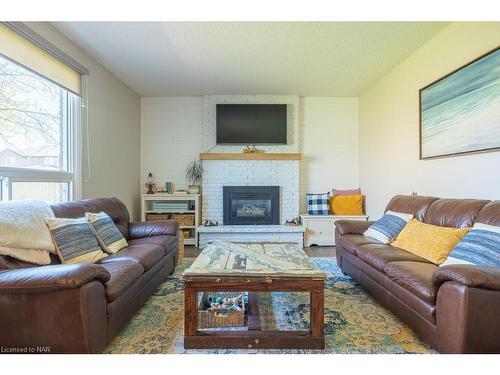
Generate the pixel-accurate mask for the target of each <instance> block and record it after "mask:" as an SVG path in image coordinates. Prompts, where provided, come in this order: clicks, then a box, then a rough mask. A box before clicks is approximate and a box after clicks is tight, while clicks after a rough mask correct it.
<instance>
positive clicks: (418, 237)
mask: <svg viewBox="0 0 500 375" xmlns="http://www.w3.org/2000/svg"><path fill="white" fill-rule="evenodd" d="M469 230H470V228H446V227H440V226H437V225H431V224H425V223H422V222H421V221H418V220H417V219H412V220H410V221H409V222H408V224H406V226H405V227H404V228H403V230H402V231H401V232H400V233H399V235H398V237H397V238H396V240H394V241H393V242H392V243H391V245H392V246H396V247H399V248H401V249H403V250H406V251H408V252H410V253H413V254H415V255H418V256H420V257H422V258H424V259H427V260H428V261H430V262H432V263H434V264H441V263H443V262H444V261H445V260H446V258H447V257H448V254H449V253H450V252H451V251H452V250H453V249H454V248H455V246H456V244H457V243H459V242H460V240H461V239H462V237H463V236H465V235H466V234H467V232H468V231H469Z"/></svg>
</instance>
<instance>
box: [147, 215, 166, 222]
mask: <svg viewBox="0 0 500 375" xmlns="http://www.w3.org/2000/svg"><path fill="white" fill-rule="evenodd" d="M169 219H170V215H169V214H146V221H151V220H169Z"/></svg>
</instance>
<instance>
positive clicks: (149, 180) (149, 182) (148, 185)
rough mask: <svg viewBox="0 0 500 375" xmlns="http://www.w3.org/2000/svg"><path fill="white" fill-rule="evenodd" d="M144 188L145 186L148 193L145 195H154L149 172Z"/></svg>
mask: <svg viewBox="0 0 500 375" xmlns="http://www.w3.org/2000/svg"><path fill="white" fill-rule="evenodd" d="M144 186H146V189H148V191H146V194H154V193H155V189H156V184H155V183H154V182H153V173H151V172H149V174H148V182H146V183H145V184H144Z"/></svg>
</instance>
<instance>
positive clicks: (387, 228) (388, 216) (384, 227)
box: [363, 211, 413, 244]
mask: <svg viewBox="0 0 500 375" xmlns="http://www.w3.org/2000/svg"><path fill="white" fill-rule="evenodd" d="M411 219H413V215H411V214H403V213H401V212H394V211H387V212H386V213H385V214H384V216H382V217H381V218H380V219H378V220H377V221H376V222H374V223H373V224H372V225H370V227H369V228H368V229H367V230H366V231H365V233H363V234H364V235H365V236H368V237H372V238H375V239H376V240H378V241H380V242H382V243H385V244H388V243H390V242H391V241H393V240H395V239H396V237H397V236H398V234H399V233H400V232H401V231H402V230H403V228H404V227H405V226H406V224H407V223H408V222H409V221H410V220H411Z"/></svg>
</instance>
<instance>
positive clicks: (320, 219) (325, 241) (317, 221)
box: [300, 215, 368, 247]
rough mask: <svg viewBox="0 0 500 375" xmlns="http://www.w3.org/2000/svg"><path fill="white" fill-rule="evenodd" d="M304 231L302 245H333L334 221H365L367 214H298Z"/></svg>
mask: <svg viewBox="0 0 500 375" xmlns="http://www.w3.org/2000/svg"><path fill="white" fill-rule="evenodd" d="M300 218H301V219H302V225H303V226H304V228H305V229H306V231H305V232H304V247H309V246H311V245H318V246H335V222H336V221H337V220H362V221H367V220H368V216H367V215H300Z"/></svg>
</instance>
